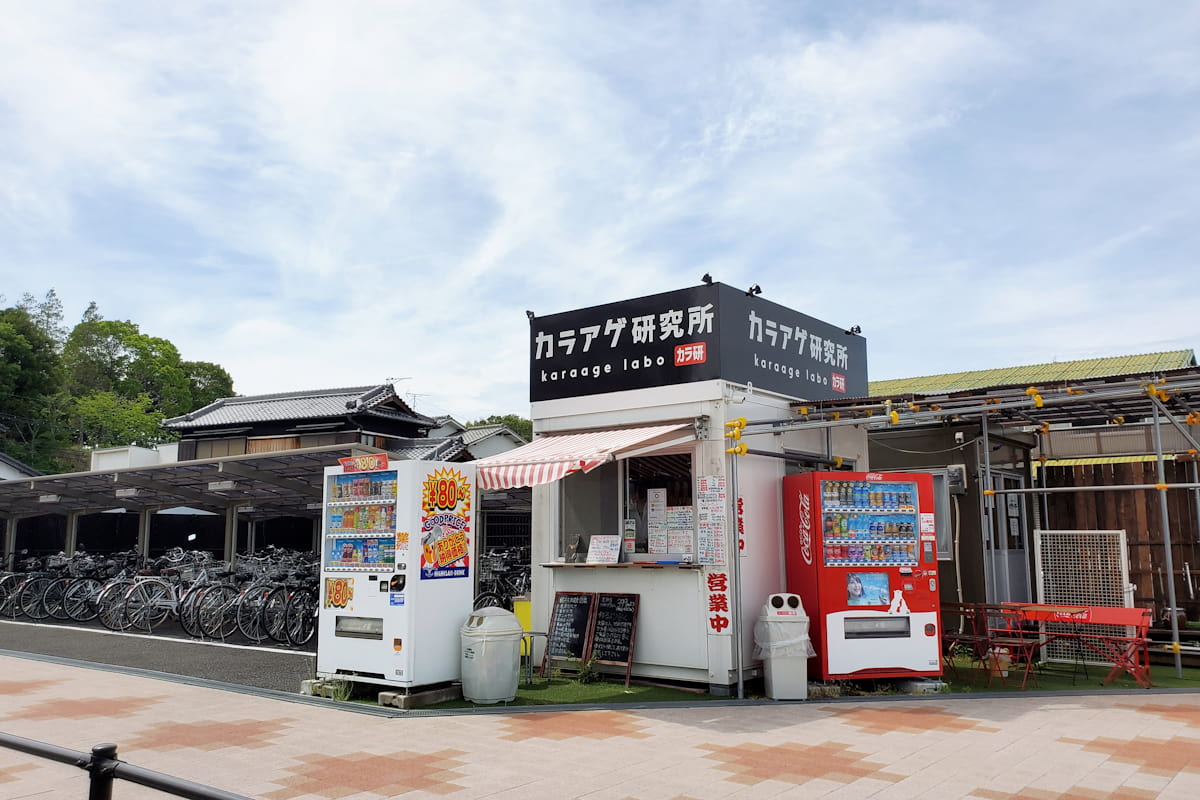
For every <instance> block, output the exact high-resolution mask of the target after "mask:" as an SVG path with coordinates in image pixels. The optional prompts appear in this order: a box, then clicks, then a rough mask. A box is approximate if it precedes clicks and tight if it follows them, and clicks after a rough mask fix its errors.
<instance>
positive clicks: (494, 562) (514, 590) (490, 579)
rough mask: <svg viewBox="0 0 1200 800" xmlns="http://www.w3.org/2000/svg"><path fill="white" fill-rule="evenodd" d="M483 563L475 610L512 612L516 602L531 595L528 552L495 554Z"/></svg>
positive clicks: (521, 549)
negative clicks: (515, 600)
mask: <svg viewBox="0 0 1200 800" xmlns="http://www.w3.org/2000/svg"><path fill="white" fill-rule="evenodd" d="M480 562H481V569H480V578H479V589H480V591H479V593H478V594H476V595H475V603H474V607H475V608H476V609H480V608H486V607H488V606H496V607H498V608H503V609H505V610H506V611H512V610H513V598H516V597H523V596H524V595H527V594H529V586H530V571H529V564H528V557H527V556H525V555H524V548H514V549H512V550H493V551H490V552H489V553H488V554H487V555H486V556H484V557H483V559H481V560H480ZM523 562H524V563H523Z"/></svg>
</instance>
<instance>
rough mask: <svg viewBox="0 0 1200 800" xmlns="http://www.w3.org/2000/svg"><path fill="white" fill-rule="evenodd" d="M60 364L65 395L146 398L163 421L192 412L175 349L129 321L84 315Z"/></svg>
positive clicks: (190, 394) (182, 365)
mask: <svg viewBox="0 0 1200 800" xmlns="http://www.w3.org/2000/svg"><path fill="white" fill-rule="evenodd" d="M89 312H94V307H92V308H89ZM89 317H90V318H89ZM63 362H64V365H65V367H66V370H67V386H66V388H67V391H69V392H70V393H71V394H72V395H74V396H75V397H79V398H83V397H86V396H88V395H90V394H93V393H97V392H100V393H104V392H110V393H112V394H115V395H118V396H120V397H123V398H125V399H126V400H130V401H133V400H137V399H138V398H139V397H140V396H141V395H143V394H144V395H146V396H147V397H149V398H150V402H151V403H152V405H153V407H154V408H156V409H157V410H158V411H159V412H160V413H161V414H162V415H163V416H165V417H173V416H177V415H179V414H185V413H187V412H188V411H191V410H192V409H193V403H192V392H191V385H190V382H189V380H188V372H187V370H186V369H185V367H184V364H183V361H182V360H181V359H180V357H179V351H178V350H177V349H176V348H175V345H173V344H171V343H170V342H169V341H167V340H166V339H161V338H158V337H154V336H147V335H146V334H144V333H142V332H141V331H140V330H139V329H138V326H137V325H135V324H134V323H132V322H129V321H124V322H118V321H115V320H105V319H101V318H99V315H98V314H94V313H91V314H88V315H85V319H84V320H83V321H82V322H80V323H79V324H78V325H76V326H75V329H74V330H72V331H71V335H70V336H68V337H67V341H66V345H65V346H64V348H63ZM218 369H219V368H218Z"/></svg>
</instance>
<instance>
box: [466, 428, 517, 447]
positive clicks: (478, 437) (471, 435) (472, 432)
mask: <svg viewBox="0 0 1200 800" xmlns="http://www.w3.org/2000/svg"><path fill="white" fill-rule="evenodd" d="M505 431H508V433H509V434H511V435H512V436H515V437H516V438H518V439H520V438H521V437H520V436H517V434H515V433H513V432H512V431H510V430H508V428H507V427H505V426H504V425H500V424H496V425H479V426H472V427H470V428H467V429H466V430H465V431H463V435H462V437H463V442H465V443H466V445H467V447H470V446H471V445H473V444H475V443H477V442H481V441H483V440H484V439H487V438H488V437H491V436H495V435H496V434H498V433H504V432H505Z"/></svg>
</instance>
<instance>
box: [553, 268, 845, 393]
mask: <svg viewBox="0 0 1200 800" xmlns="http://www.w3.org/2000/svg"><path fill="white" fill-rule="evenodd" d="M529 324H530V330H529V335H530V341H529V357H530V374H529V399H530V400H532V401H535V402H536V401H539V400H554V399H559V398H564V397H579V396H583V395H592V394H603V393H605V392H616V391H623V390H626V389H640V388H644V387H648V386H666V385H672V384H681V383H691V382H695V381H705V380H712V379H715V378H723V379H725V380H728V381H732V382H734V383H753V384H754V386H755V387H756V388H762V389H765V390H767V391H772V392H778V393H779V394H782V395H784V396H786V397H794V398H797V399H802V400H828V399H834V398H839V397H861V396H865V395H866V393H867V345H866V340H865V339H863V338H862V337H861V336H857V335H854V334H850V333H847V332H846V331H845V330H843V329H842V327H840V326H836V325H830V324H829V323H826V322H822V321H820V320H818V319H815V318H813V317H810V316H808V315H806V314H801V313H799V312H797V311H793V310H791V309H789V308H786V307H784V306H781V305H779V304H777V303H772V302H770V301H769V300H763V299H762V298H761V297H756V296H750V295H748V294H747V293H746V292H744V291H741V290H739V289H734V288H733V287H730V286H725V285H723V284H720V283H714V284H711V285H706V286H697V287H693V288H690V289H680V290H678V291H674V292H665V293H663V294H657V295H650V296H647V297H638V298H634V299H631V300H625V301H622V302H619V303H609V304H606V305H601V306H592V307H591V308H584V309H579V310H575V311H566V312H563V313H561V314H550V315H547V316H544V317H534V318H533V319H531V320H530V323H529Z"/></svg>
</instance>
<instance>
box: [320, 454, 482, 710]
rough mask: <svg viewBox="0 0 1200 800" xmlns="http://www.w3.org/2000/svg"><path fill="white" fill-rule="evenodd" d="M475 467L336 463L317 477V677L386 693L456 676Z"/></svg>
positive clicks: (467, 598)
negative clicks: (320, 500) (320, 508)
mask: <svg viewBox="0 0 1200 800" xmlns="http://www.w3.org/2000/svg"><path fill="white" fill-rule="evenodd" d="M474 514H475V467H474V465H473V464H458V463H445V462H431V461H398V462H392V463H390V464H389V462H388V458H387V456H386V455H382V454H381V455H371V456H357V457H352V458H346V459H342V462H341V465H340V466H336V467H329V468H327V469H326V470H325V502H324V514H323V518H322V529H321V534H322V535H321V542H322V552H321V606H320V613H319V615H318V622H317V637H318V638H317V643H318V648H317V675H318V676H319V677H330V676H335V675H340V676H343V677H346V678H348V679H352V680H355V681H361V682H366V683H379V684H385V685H389V686H400V687H412V686H423V685H428V684H434V683H442V682H446V681H454V680H458V679H459V673H460V663H461V652H460V638H459V628H460V626H461V625H462V623H463V621H464V620H465V619H466V618H467V617H468V616H470V614H471V610H472V599H473V590H472V589H473V583H474V575H473V573H472V569H473V567H472V564H473V563H474V553H475V550H474V548H475V520H474Z"/></svg>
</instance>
